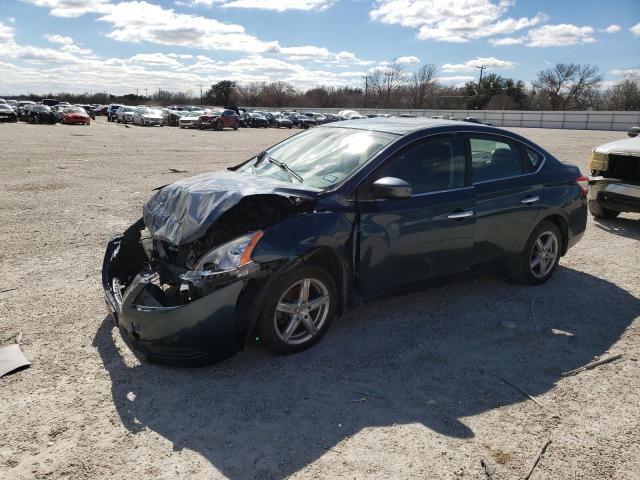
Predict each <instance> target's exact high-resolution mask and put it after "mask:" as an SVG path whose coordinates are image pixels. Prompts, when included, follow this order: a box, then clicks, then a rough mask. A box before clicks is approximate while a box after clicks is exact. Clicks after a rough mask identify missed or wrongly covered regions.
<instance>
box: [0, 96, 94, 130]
mask: <svg viewBox="0 0 640 480" xmlns="http://www.w3.org/2000/svg"><path fill="white" fill-rule="evenodd" d="M92 118H94V119H95V112H94V111H93V110H92V109H91V107H90V106H89V105H71V104H69V103H68V102H57V103H56V104H55V105H47V104H45V103H43V102H41V103H36V102H32V101H28V100H25V101H19V102H18V101H16V100H4V99H0V121H5V122H7V121H8V122H17V121H18V120H22V121H25V122H28V123H50V124H53V123H58V122H59V123H66V124H81V125H89V124H91V119H92Z"/></svg>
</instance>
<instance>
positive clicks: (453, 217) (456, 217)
mask: <svg viewBox="0 0 640 480" xmlns="http://www.w3.org/2000/svg"><path fill="white" fill-rule="evenodd" d="M473 215H474V212H473V210H465V211H463V212H453V213H450V214H449V215H447V218H448V219H450V220H460V219H461V218H469V217H473Z"/></svg>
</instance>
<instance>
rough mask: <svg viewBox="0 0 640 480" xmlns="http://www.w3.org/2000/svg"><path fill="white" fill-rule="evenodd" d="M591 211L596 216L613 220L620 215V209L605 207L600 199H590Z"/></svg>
mask: <svg viewBox="0 0 640 480" xmlns="http://www.w3.org/2000/svg"><path fill="white" fill-rule="evenodd" d="M589 212H590V213H591V215H593V216H594V217H595V218H603V219H606V220H612V219H614V218H616V217H617V216H618V215H620V212H619V211H618V210H611V209H609V208H604V207H603V206H602V205H600V203H599V202H598V200H589Z"/></svg>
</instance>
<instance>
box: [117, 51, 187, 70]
mask: <svg viewBox="0 0 640 480" xmlns="http://www.w3.org/2000/svg"><path fill="white" fill-rule="evenodd" d="M129 61H130V62H132V63H138V64H142V65H150V66H161V67H179V66H181V65H182V64H181V63H180V62H179V61H178V60H176V59H175V58H174V57H173V56H171V55H165V54H164V53H138V54H137V55H134V56H133V57H131V58H129Z"/></svg>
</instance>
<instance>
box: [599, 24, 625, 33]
mask: <svg viewBox="0 0 640 480" xmlns="http://www.w3.org/2000/svg"><path fill="white" fill-rule="evenodd" d="M621 29H622V28H621V27H620V25H615V24H614V25H609V26H608V27H607V28H603V29H602V30H600V32H603V33H618V32H619V31H620V30H621Z"/></svg>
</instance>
